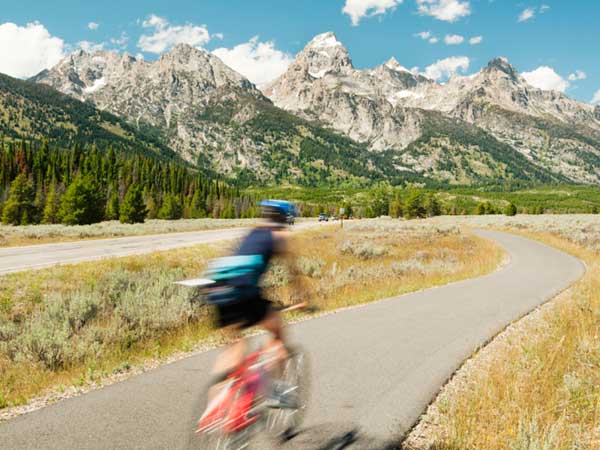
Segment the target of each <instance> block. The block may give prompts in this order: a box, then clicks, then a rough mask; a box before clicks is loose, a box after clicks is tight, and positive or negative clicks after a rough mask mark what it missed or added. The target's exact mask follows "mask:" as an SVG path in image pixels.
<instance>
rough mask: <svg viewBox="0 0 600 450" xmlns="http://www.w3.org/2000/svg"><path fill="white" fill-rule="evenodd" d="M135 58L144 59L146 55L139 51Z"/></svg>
mask: <svg viewBox="0 0 600 450" xmlns="http://www.w3.org/2000/svg"><path fill="white" fill-rule="evenodd" d="M135 59H137V60H138V61H143V60H144V55H143V54H142V53H138V54H137V55H135Z"/></svg>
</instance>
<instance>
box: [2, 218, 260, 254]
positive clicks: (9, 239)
mask: <svg viewBox="0 0 600 450" xmlns="http://www.w3.org/2000/svg"><path fill="white" fill-rule="evenodd" d="M256 222H257V220H256V219H180V220H157V219H154V220H147V221H146V222H145V223H137V224H123V223H120V222H119V221H110V222H100V223H95V224H92V225H22V226H12V225H2V224H0V248H1V247H12V246H17V245H35V244H47V243H50V242H66V241H79V240H82V239H102V238H111V237H124V236H140V235H144V234H162V233H181V232H185V231H203V230H213V229H219V228H232V227H245V226H251V225H252V224H255V223H256Z"/></svg>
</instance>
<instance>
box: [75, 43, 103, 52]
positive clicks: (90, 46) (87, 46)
mask: <svg viewBox="0 0 600 450" xmlns="http://www.w3.org/2000/svg"><path fill="white" fill-rule="evenodd" d="M77 47H79V48H80V49H81V50H83V51H84V52H87V53H94V52H97V51H99V50H103V49H104V42H101V43H100V44H97V43H95V42H90V41H79V42H78V43H77Z"/></svg>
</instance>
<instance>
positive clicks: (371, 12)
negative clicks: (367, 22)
mask: <svg viewBox="0 0 600 450" xmlns="http://www.w3.org/2000/svg"><path fill="white" fill-rule="evenodd" d="M403 1H404V0H346V4H345V5H344V7H343V8H342V13H344V14H348V15H349V16H350V20H351V21H352V25H354V26H357V25H358V23H359V22H360V19H362V18H363V17H373V16H377V15H380V14H385V13H386V12H387V10H388V9H391V10H392V11H393V10H394V9H395V8H396V6H398V5H400V4H402V2H403Z"/></svg>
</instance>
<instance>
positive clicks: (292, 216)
mask: <svg viewBox="0 0 600 450" xmlns="http://www.w3.org/2000/svg"><path fill="white" fill-rule="evenodd" d="M286 221H287V224H288V225H294V223H295V222H296V215H295V214H288V215H287V217H286Z"/></svg>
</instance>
